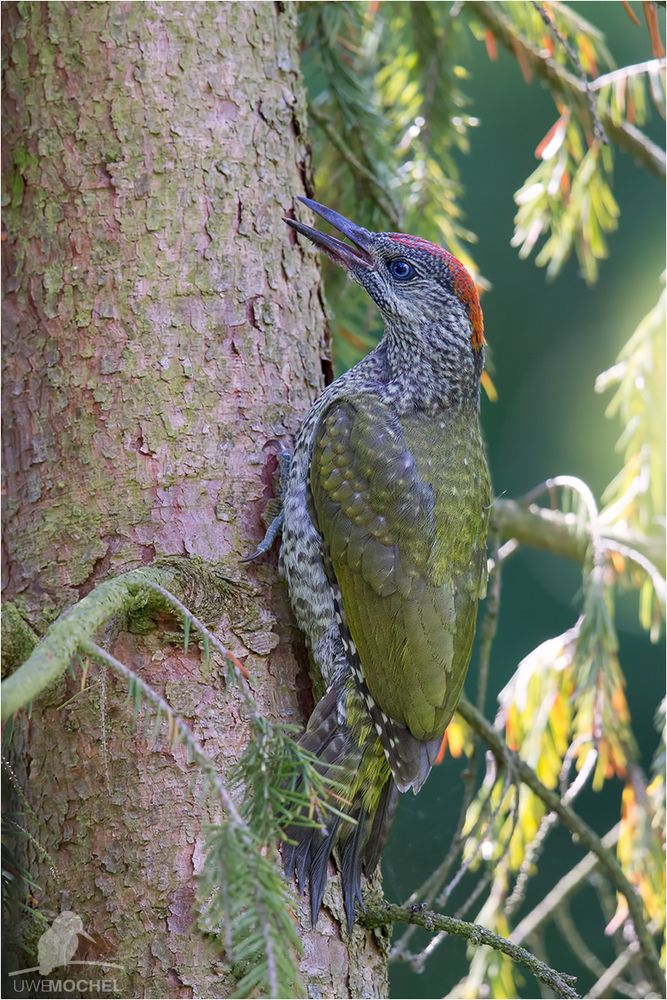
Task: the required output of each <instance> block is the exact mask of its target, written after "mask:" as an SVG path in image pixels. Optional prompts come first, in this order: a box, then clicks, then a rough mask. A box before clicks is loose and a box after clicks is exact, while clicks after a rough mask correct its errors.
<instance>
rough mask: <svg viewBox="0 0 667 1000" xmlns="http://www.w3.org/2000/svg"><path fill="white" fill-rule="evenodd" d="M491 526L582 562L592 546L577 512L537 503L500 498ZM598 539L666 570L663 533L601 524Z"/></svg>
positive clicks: (603, 544) (493, 509) (603, 545)
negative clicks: (612, 527) (553, 508)
mask: <svg viewBox="0 0 667 1000" xmlns="http://www.w3.org/2000/svg"><path fill="white" fill-rule="evenodd" d="M491 526H492V529H493V530H495V531H496V532H497V533H498V535H500V536H501V537H502V538H515V539H516V540H517V541H518V542H520V543H521V544H522V545H529V546H531V547H532V548H536V549H545V550H546V551H547V552H553V553H554V555H557V556H561V557H562V558H564V559H571V560H573V561H574V562H578V563H583V562H584V561H585V559H586V554H587V552H588V549H589V546H590V542H591V539H590V536H589V534H588V533H587V532H586V531H582V530H581V526H580V524H579V521H578V519H577V517H576V515H575V514H564V513H563V512H562V511H559V510H550V509H549V508H547V507H540V506H538V505H537V504H533V503H531V504H522V503H520V502H519V501H518V500H509V499H505V498H499V499H497V500H494V502H493V505H492V507H491ZM598 542H599V545H600V547H601V548H603V549H606V550H609V551H611V552H613V551H615V550H616V546H617V545H618V546H619V548H620V547H621V546H622V547H623V548H624V549H631V550H633V551H634V552H635V553H637V554H638V555H639V556H640V557H641V558H643V559H647V560H648V561H649V562H650V563H651V564H652V566H653V567H655V569H657V570H658V571H659V572H660V573H662V574H664V572H665V545H664V537H661V536H659V535H639V534H636V533H634V532H630V531H621V530H619V529H608V528H606V527H602V528H601V530H600V532H599V535H598Z"/></svg>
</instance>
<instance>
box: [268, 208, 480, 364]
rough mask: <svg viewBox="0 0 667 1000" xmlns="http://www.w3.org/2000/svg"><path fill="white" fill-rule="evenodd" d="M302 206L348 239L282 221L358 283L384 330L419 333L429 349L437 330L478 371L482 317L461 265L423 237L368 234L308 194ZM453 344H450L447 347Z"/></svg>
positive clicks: (473, 289) (469, 279)
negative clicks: (383, 324) (383, 321)
mask: <svg viewBox="0 0 667 1000" xmlns="http://www.w3.org/2000/svg"><path fill="white" fill-rule="evenodd" d="M299 201H302V202H303V203H304V205H308V207H309V208H311V209H312V210H313V212H316V213H317V214H318V215H321V216H322V218H323V219H326V221H327V222H329V223H331V225H332V226H335V228H336V229H337V230H338V231H339V232H341V233H342V234H343V235H344V236H346V237H347V238H348V240H349V241H350V243H343V242H342V240H339V239H336V237H335V236H328V235H327V234H326V233H321V232H319V231H318V230H317V229H313V228H312V227H311V226H306V225H304V224H303V223H302V222H297V221H296V220H294V219H285V222H286V223H287V225H288V226H291V228H292V229H295V230H296V231H297V232H298V233H301V234H302V235H303V236H306V237H307V238H308V239H309V240H311V241H312V242H313V243H314V244H315V245H316V246H317V247H319V248H320V250H323V251H324V252H325V253H326V254H327V255H328V256H329V257H331V259H332V260H333V261H335V262H336V264H339V265H340V266H341V267H344V268H345V269H346V271H347V272H348V273H349V275H350V277H351V278H353V279H354V280H355V281H357V282H358V283H359V284H360V285H362V286H363V287H364V288H365V289H366V291H367V292H368V294H369V295H370V297H371V298H372V299H373V301H374V302H375V303H376V305H377V306H378V308H379V310H380V312H381V313H382V315H383V317H384V319H385V322H386V324H387V329H388V331H392V330H393V331H395V332H397V333H398V332H400V331H405V332H406V333H407V332H408V331H409V332H410V333H411V334H412V335H413V336H414V335H415V334H417V335H418V334H419V331H423V333H424V336H428V337H429V342H430V346H431V347H433V346H434V345H433V333H434V331H435V330H437V329H441V330H442V334H443V338H442V339H443V347H446V342H447V341H450V342H451V341H452V340H456V341H457V342H458V343H457V347H458V350H459V351H462V352H463V353H465V354H469V356H471V357H472V358H473V359H474V361H475V362H476V364H475V368H478V367H479V369H480V370H481V354H482V347H483V345H484V321H483V318H482V310H481V308H480V304H479V296H478V294H477V289H476V287H475V283H474V281H473V280H472V278H471V277H470V275H469V273H468V271H467V270H466V269H465V267H464V266H463V264H461V262H460V261H458V260H457V259H456V257H454V256H453V255H452V254H451V253H449V252H448V251H447V250H443V249H442V247H439V246H437V245H436V244H435V243H429V241H428V240H422V239H419V238H418V237H417V236H408V235H406V234H403V233H372V232H369V230H367V229H362V228H361V226H357V225H355V223H353V222H350V220H349V219H346V218H345V216H343V215H339V213H338V212H334V211H333V210H332V209H330V208H326V207H325V206H324V205H320V204H319V203H318V202H316V201H313V200H312V199H311V198H300V199H299ZM452 346H453V345H452Z"/></svg>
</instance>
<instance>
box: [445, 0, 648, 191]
mask: <svg viewBox="0 0 667 1000" xmlns="http://www.w3.org/2000/svg"><path fill="white" fill-rule="evenodd" d="M465 6H466V7H467V8H468V10H469V11H470V13H471V15H472V16H473V17H476V18H477V20H478V21H481V22H482V23H483V24H484V25H485V26H486V27H487V28H489V30H490V31H491V32H492V33H493V35H494V36H495V38H497V39H498V41H499V42H500V43H501V44H502V45H504V46H505V48H506V49H507V50H508V51H509V52H510V53H511V54H512V55H514V56H515V55H516V51H517V48H518V49H519V50H520V52H521V54H522V57H523V58H524V59H525V60H526V62H527V64H529V65H530V68H531V69H532V70H533V71H534V72H535V74H536V75H537V76H539V77H540V78H541V79H542V80H545V81H546V82H547V83H548V84H549V86H550V87H551V88H552V89H553V90H554V91H556V92H557V93H558V94H560V95H561V96H562V97H564V98H565V99H566V100H568V101H570V102H571V103H573V104H574V105H575V106H576V108H577V111H579V112H580V113H581V114H582V116H583V117H584V118H585V120H586V121H587V122H589V123H590V124H591V125H592V118H591V109H590V106H589V103H588V97H587V94H586V90H585V88H584V86H583V85H582V83H581V81H580V80H578V79H577V77H576V76H574V75H573V74H572V73H570V72H568V70H566V69H564V68H563V67H562V66H560V65H559V64H558V63H557V62H556V61H555V60H554V59H551V58H550V57H548V56H545V55H543V54H542V52H540V50H539V49H537V48H536V47H535V46H534V45H532V44H531V43H530V42H529V41H527V40H526V39H525V38H522V37H520V36H519V35H518V34H517V32H516V30H515V29H514V26H513V25H512V23H511V21H510V20H509V18H507V17H506V16H505V15H504V14H503V13H502V12H501V11H500V10H499V9H498V7H497V6H496V4H494V3H473V2H472V0H465ZM600 120H601V122H602V125H603V127H604V129H605V131H606V133H607V135H608V136H610V137H611V138H612V139H613V140H614V142H615V143H616V144H617V145H618V146H620V147H621V148H622V149H625V150H626V152H628V153H631V154H632V155H633V156H635V157H636V158H637V159H638V160H639V161H640V162H641V163H643V164H644V166H645V167H648V169H649V170H650V171H651V173H653V174H655V175H656V177H660V178H662V179H664V177H665V175H666V173H667V161H666V158H665V153H664V151H663V150H662V149H660V147H659V146H657V145H656V144H655V143H654V142H652V141H651V140H650V139H649V138H648V136H646V135H644V133H643V132H641V131H640V130H639V129H638V128H636V127H635V126H634V125H631V124H630V123H629V122H615V121H614V120H613V118H612V116H611V115H610V114H609V112H608V111H605V110H601V111H600Z"/></svg>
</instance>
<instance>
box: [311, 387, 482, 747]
mask: <svg viewBox="0 0 667 1000" xmlns="http://www.w3.org/2000/svg"><path fill="white" fill-rule="evenodd" d="M310 486H311V493H312V499H313V505H314V511H315V515H316V519H317V525H318V528H319V530H320V532H321V534H322V537H323V539H324V542H325V545H326V548H327V550H328V552H329V556H330V561H331V565H332V568H333V572H334V574H335V577H336V582H337V584H338V586H339V588H340V592H341V597H342V604H343V609H344V611H345V617H346V619H347V624H348V628H349V630H350V635H351V637H352V639H353V641H354V643H355V645H356V647H357V650H358V653H359V659H360V662H361V665H362V668H363V673H364V678H365V680H366V683H367V685H368V688H369V691H370V693H371V695H372V697H373V699H374V700H375V702H376V703H377V705H378V706H379V708H380V709H381V710H382V711H383V712H384V713H385V714H386V715H388V716H389V717H390V718H391V719H392V720H393V721H395V722H398V723H400V724H401V725H403V726H406V727H407V728H408V729H409V730H410V732H411V733H412V735H413V736H415V737H416V738H417V739H418V740H429V739H433V738H434V737H436V736H438V735H441V734H442V732H443V731H444V729H445V727H446V725H447V723H448V722H449V720H450V718H451V716H452V714H453V712H454V708H455V707H456V703H457V701H458V698H459V694H460V691H461V688H462V685H463V681H464V678H465V674H466V671H467V669H468V662H469V660H470V652H471V649H472V641H473V636H474V631H475V619H476V614H477V599H478V596H479V590H480V585H481V581H482V576H483V570H484V564H485V544H486V533H487V526H488V507H489V503H490V486H489V479H488V471H487V466H486V459H485V456H484V450H483V446H482V443H481V439H480V434H479V426H478V422H477V416H476V414H475V413H474V411H472V410H468V411H460V410H459V411H452V412H445V413H443V414H438V415H437V416H436V417H427V416H425V415H423V414H411V415H409V416H403V417H402V418H399V417H398V416H397V415H396V414H395V413H394V412H393V411H392V410H391V409H390V408H389V407H388V406H387V405H386V404H384V403H382V402H381V401H380V400H379V399H378V398H377V397H376V398H371V399H370V400H364V399H361V398H359V399H356V398H353V399H350V400H342V401H339V402H336V403H334V404H333V405H332V406H331V407H330V409H329V410H328V411H327V413H326V415H325V416H324V418H323V419H322V422H321V425H320V428H319V432H318V435H317V438H316V441H315V447H314V452H313V459H312V463H311V477H310Z"/></svg>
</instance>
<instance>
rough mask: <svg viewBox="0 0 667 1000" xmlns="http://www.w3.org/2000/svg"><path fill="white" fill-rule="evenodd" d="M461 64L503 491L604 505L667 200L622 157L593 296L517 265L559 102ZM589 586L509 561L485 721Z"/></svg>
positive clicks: (592, 931)
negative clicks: (557, 478)
mask: <svg viewBox="0 0 667 1000" xmlns="http://www.w3.org/2000/svg"><path fill="white" fill-rule="evenodd" d="M572 6H573V7H574V8H575V9H577V10H579V11H580V12H581V13H582V14H583V16H584V17H586V18H588V19H589V20H591V21H592V22H593V23H594V24H596V25H597V26H598V27H599V28H601V29H602V30H603V31H604V33H605V35H606V38H607V42H608V45H609V47H610V49H611V52H612V54H613V56H614V58H615V60H616V63H617V65H623V64H626V63H632V62H639V61H642V60H644V59H647V58H650V57H651V53H650V47H649V40H648V36H647V34H646V32H645V30H644V29H643V27H642V29H639V28H637V27H635V26H634V25H633V24H632V23H631V22H630V20H629V19H628V17H627V15H626V13H625V12H624V10H623V8H622V6H621V4H620V3H616V2H613V3H611V2H609V3H607V2H602V3H577V4H573V5H572ZM635 6H638V5H635ZM661 23H662V24H663V25H664V18H662V17H661ZM464 63H465V65H466V67H467V69H468V70H469V71H470V73H471V78H470V79H469V80H467V81H466V87H465V89H466V92H467V94H469V96H470V97H471V99H472V103H471V105H470V107H469V108H468V109H467V110H468V111H469V113H470V114H472V115H474V116H476V117H478V118H479V119H480V126H479V127H478V128H477V129H474V130H472V131H471V133H470V137H471V151H470V154H469V155H468V156H463V155H459V156H458V162H459V164H460V170H461V179H462V182H463V185H464V188H465V195H464V198H463V205H464V207H465V213H466V220H465V221H466V223H467V224H468V225H469V226H470V228H471V229H472V230H473V231H474V232H475V233H476V234H477V236H478V244H477V246H476V247H475V248H474V254H475V259H476V261H477V264H478V265H479V267H480V270H481V272H482V273H483V274H484V276H485V277H486V278H487V279H488V280H489V281H490V282H491V284H492V286H493V288H492V290H491V291H490V292H487V293H486V294H485V295H484V297H483V302H482V305H483V309H484V315H485V326H486V334H487V338H488V340H489V342H490V344H491V346H492V352H493V363H494V366H495V373H494V381H495V384H496V387H497V390H498V393H499V399H498V401H497V402H496V403H489V402H488V400H486V399H485V400H484V403H483V425H484V431H485V434H486V438H487V442H488V450H489V457H490V462H491V467H492V471H493V481H494V487H495V491H496V494H497V495H506V496H509V497H517V496H520V495H521V494H522V493H524V492H526V491H527V490H528V489H530V487H532V486H533V485H535V484H536V483H539V482H540V481H541V480H543V479H545V478H546V477H548V476H553V475H557V474H565V473H567V474H572V475H575V476H580V477H581V478H582V479H583V480H585V481H586V482H587V483H588V484H589V485H590V486H591V487H592V489H593V490H594V492H595V494H596V496H597V497H598V498H599V497H600V494H601V492H602V491H603V489H604V487H605V486H606V485H607V484H608V483H609V481H610V480H611V479H612V477H613V476H614V475H615V473H616V472H617V471H618V469H619V467H620V464H621V463H620V458H619V457H618V455H617V454H616V453H615V450H614V446H615V442H616V440H617V438H618V436H619V434H620V430H621V428H620V426H619V425H618V423H617V422H614V421H610V420H607V419H606V418H605V416H604V410H605V406H606V402H607V399H605V397H604V396H602V397H601V396H598V395H597V394H596V393H595V392H594V390H593V384H594V381H595V378H596V376H597V375H598V374H599V373H600V372H601V371H603V370H605V369H606V368H608V367H609V366H610V365H611V364H613V362H614V360H615V358H616V355H617V353H618V351H619V350H620V348H621V347H622V346H623V344H624V343H625V342H626V341H627V340H628V338H629V336H630V334H631V333H632V331H633V330H634V328H635V327H636V325H637V323H638V322H639V321H640V320H641V319H642V317H643V316H644V315H645V314H646V313H647V312H648V310H649V309H650V308H651V307H652V306H653V305H654V304H655V302H656V300H657V298H658V295H659V291H660V282H659V278H660V274H661V272H662V270H663V268H664V218H665V195H664V189H663V187H662V185H661V183H660V182H659V181H658V180H657V179H656V178H655V177H653V176H651V175H650V174H648V172H647V171H646V170H644V169H642V168H641V167H638V166H637V165H636V164H635V163H634V162H633V160H632V159H631V158H630V157H629V156H628V155H627V154H623V153H618V154H617V156H616V167H615V184H614V192H615V196H616V198H617V201H618V203H619V206H620V209H621V218H620V224H619V227H618V230H617V231H616V232H615V233H613V234H612V235H611V237H610V239H609V259H608V260H607V261H606V262H603V263H602V265H601V268H600V277H599V280H598V282H597V284H596V285H594V286H593V287H592V288H589V287H587V286H586V284H585V283H584V281H583V280H582V278H581V277H580V275H579V272H578V267H577V264H576V261H573V260H571V261H570V262H569V264H568V265H567V266H566V268H565V269H564V271H563V272H562V274H561V275H560V276H559V277H558V278H557V279H556V280H555V281H552V282H549V281H547V280H546V277H545V273H544V271H543V270H541V269H539V268H537V267H536V266H535V264H534V262H533V260H532V259H530V260H524V261H521V260H519V259H518V256H517V253H516V251H515V250H514V249H512V248H511V247H510V238H511V236H512V231H513V224H512V220H513V217H514V214H515V210H516V209H515V205H514V202H513V200H512V196H513V194H514V192H515V191H516V190H517V189H518V188H519V187H520V185H521V184H522V183H523V181H524V179H525V178H526V177H527V176H528V175H529V174H530V173H531V171H532V170H533V169H534V167H535V164H536V161H535V158H534V149H535V147H536V145H537V144H538V142H539V141H540V140H541V139H542V137H543V136H544V134H545V133H546V132H547V130H548V129H549V127H550V126H551V124H552V123H553V121H554V120H555V117H556V113H555V111H554V106H553V102H552V99H551V97H550V95H549V92H548V91H547V90H546V89H545V88H544V87H543V86H542V85H541V84H540V83H539V82H537V81H535V82H533V83H532V85H530V86H527V85H526V84H525V82H524V80H523V78H522V76H521V72H520V69H519V67H518V65H517V63H516V62H515V60H514V59H513V58H512V57H511V56H510V55H508V54H507V53H506V52H504V51H499V53H498V60H497V61H496V62H491V61H490V60H489V58H488V56H487V54H486V51H485V48H484V46H483V45H482V44H477V43H475V42H474V41H472V39H471V40H470V43H469V52H468V57H467V58H466V59H465V60H464ZM663 125H664V123H662V122H661V121H660V119H659V118H658V116H657V115H654V116H653V118H652V120H651V122H650V123H649V127H648V128H647V129H646V131H647V132H648V133H649V134H651V135H652V137H653V138H654V139H655V140H656V141H662V132H663ZM580 580H581V577H580V571H579V569H578V567H576V566H574V565H568V564H566V563H564V562H563V561H561V560H558V559H556V558H555V557H552V556H549V555H547V554H541V553H536V552H531V551H525V552H520V553H519V554H518V555H517V556H515V557H514V558H512V559H511V560H510V562H509V563H508V565H507V567H506V569H505V572H504V575H503V593H502V602H501V616H500V626H499V631H498V636H497V639H496V642H495V645H494V650H493V658H492V666H491V676H490V683H489V692H488V699H487V704H486V714H487V716H488V717H492V716H493V715H494V714H495V711H496V707H497V703H496V696H497V694H498V692H499V691H500V689H501V688H502V687H503V685H504V684H505V683H506V681H507V680H508V679H509V677H510V676H511V674H512V673H513V672H514V671H515V669H516V666H517V664H518V662H519V660H520V659H521V658H522V657H523V656H525V655H526V654H527V653H528V652H529V651H530V650H532V649H534V648H535V646H537V645H538V644H539V643H541V642H542V641H543V640H545V639H547V638H549V637H551V636H554V635H557V634H558V633H560V632H562V631H563V630H564V629H566V628H569V627H570V626H571V625H572V624H573V623H574V621H575V619H576V617H577V613H578V603H577V602H578V595H579V589H580ZM618 610H619V615H618V625H619V638H620V643H621V648H620V656H621V664H622V666H623V670H624V672H625V675H626V678H627V682H628V692H627V693H628V699H629V704H630V709H631V712H632V717H633V727H634V730H635V733H636V734H637V736H638V739H639V740H640V744H641V753H642V759H643V763H644V765H645V766H646V767H649V766H650V761H651V758H652V755H653V753H654V750H655V748H656V743H657V737H656V733H655V729H654V721H653V717H654V713H655V710H656V708H657V705H658V703H659V701H660V699H661V697H662V695H663V692H664V651H663V647H662V643H660V644H659V645H657V646H651V645H650V643H649V642H648V640H647V639H646V637H645V634H643V633H641V632H640V629H639V626H638V624H637V606H636V597H627V598H622V599H620V600H619V609H618ZM475 675H476V664H475V662H474V661H473V665H472V667H471V672H470V675H469V678H468V681H467V684H466V690H467V691H468V692H469V693H470V694H474V691H475V679H476V677H475ZM463 766H464V765H463V762H462V761H452V760H451V759H448V760H447V761H446V762H445V763H444V764H443V765H442V766H441V767H439V768H437V769H436V770H435V771H434V773H433V774H432V776H431V778H430V779H429V781H428V783H427V785H426V787H425V789H424V790H423V791H422V792H421V794H420V795H419V797H418V798H414V797H412V796H404V797H403V798H402V800H401V804H400V807H399V812H398V816H397V820H396V824H395V827H394V830H393V833H392V835H391V838H390V842H389V845H388V847H387V849H386V850H385V853H384V859H383V871H384V887H385V893H386V896H387V898H388V899H390V900H395V901H402V900H403V899H405V898H406V897H407V896H408V895H409V894H410V892H411V891H412V890H413V889H414V888H415V887H416V886H418V885H419V884H420V883H421V882H422V881H423V880H424V878H425V877H426V876H427V875H428V874H429V873H430V872H431V871H432V869H433V868H434V867H435V866H436V865H437V863H438V862H439V861H441V860H442V858H443V856H444V854H445V852H446V850H447V847H448V845H449V843H450V840H451V837H452V835H453V832H454V829H455V825H456V821H457V817H458V810H459V804H460V801H461V771H462V769H463ZM620 793H621V787H620V784H619V782H617V781H610V782H607V783H606V784H605V787H604V790H603V791H602V792H599V793H593V792H585V793H584V794H583V795H582V796H581V797H580V799H579V800H578V805H577V809H578V811H579V812H580V813H581V814H582V815H583V816H584V817H585V818H586V819H587V820H588V821H589V822H590V823H591V824H592V825H593V826H594V828H595V829H596V830H597V831H598V832H600V833H602V832H605V831H606V830H607V829H609V828H610V827H611V826H612V825H613V824H614V822H616V820H617V819H618V816H619V809H620ZM581 853H582V852H581V851H580V850H578V849H577V848H576V847H574V846H573V845H572V844H571V841H570V838H569V835H566V834H565V833H564V832H563V831H562V830H557V831H556V832H555V833H552V834H551V836H550V838H549V840H548V842H547V847H546V849H545V851H544V853H543V855H542V858H541V860H540V863H539V868H540V872H539V874H538V875H537V877H536V878H534V879H533V880H532V882H531V884H530V888H529V891H528V895H527V905H528V907H530V905H531V903H533V904H534V903H535V902H536V901H537V900H538V899H539V898H540V896H541V895H542V894H543V892H544V891H545V890H546V889H547V888H549V887H550V886H551V885H552V884H553V882H554V879H555V878H556V877H558V876H560V875H561V874H563V873H564V872H565V871H566V870H567V869H568V868H569V867H570V866H571V864H572V863H573V861H575V860H576V859H578V858H579V857H580V856H581ZM483 898H484V897H482V899H483ZM464 899H465V895H464V896H461V895H459V896H458V897H457V896H456V895H454V896H453V897H452V899H450V901H449V903H448V905H447V912H449V913H454V912H455V910H456V908H457V906H458V905H460V904H461V902H462V901H463V900H464ZM476 912H477V909H474V910H473V911H472V913H471V914H468V915H467V916H468V919H474V914H475V913H476ZM572 913H573V916H574V918H575V921H576V923H577V925H578V926H579V928H580V929H581V933H582V936H583V938H584V939H586V938H587V937H589V940H591V941H595V947H596V950H597V954H598V956H599V957H600V959H601V960H602V961H607V960H608V961H611V960H612V959H613V957H614V953H613V949H612V947H611V944H610V943H606V942H604V939H603V937H602V935H601V929H602V927H603V926H604V923H605V921H604V918H603V916H602V914H601V912H600V909H599V905H598V903H597V899H596V897H595V896H594V894H593V893H592V892H590V891H584V892H582V893H581V894H580V895H579V896H578V897H577V900H576V901H575V903H574V905H573V908H572ZM420 940H422V941H425V940H426V937H423V938H422V939H420ZM412 944H416V942H415V941H414V940H413V942H412ZM547 944H548V947H549V957H550V959H551V960H552V961H553V963H554V964H555V965H556V966H557V967H560V968H562V969H564V971H567V972H571V973H574V974H578V975H580V976H581V979H580V983H579V988H580V990H582V989H585V985H586V983H590V982H591V977H590V973H588V972H587V971H586V970H585V969H583V968H581V967H577V963H576V961H573V958H572V954H571V952H570V951H569V950H568V951H567V952H565V951H563V952H561V954H559V952H558V947H559V945H558V940H557V938H556V935H555V934H554V935H553V937H551V936H550V937H549V938H548V941H547ZM606 944H607V945H608V947H607V950H606V952H605V945H606ZM414 950H417V948H416V947H415V949H414ZM559 962H560V965H559ZM466 967H467V963H466V960H465V946H464V943H463V942H462V941H461V940H460V939H453V938H448V939H446V940H445V941H444V943H443V944H442V945H441V946H440V947H439V949H438V950H437V952H436V953H435V955H434V956H433V957H432V958H430V960H429V961H428V962H427V964H426V967H425V970H424V971H423V973H421V974H417V973H416V972H414V971H412V969H411V968H410V967H409V966H407V965H405V964H402V963H399V964H394V965H392V966H391V967H390V977H391V978H390V982H391V996H392V997H415V998H417V997H440V996H442V995H443V994H444V993H446V992H447V991H448V990H449V989H451V987H452V984H453V983H455V982H457V980H458V979H459V978H460V976H462V975H463V974H464V972H465V970H466ZM535 991H536V984H535V983H534V982H533V981H532V980H530V977H527V979H526V981H525V986H524V989H523V991H522V993H523V995H524V996H526V997H530V996H535V995H536V993H535Z"/></svg>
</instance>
